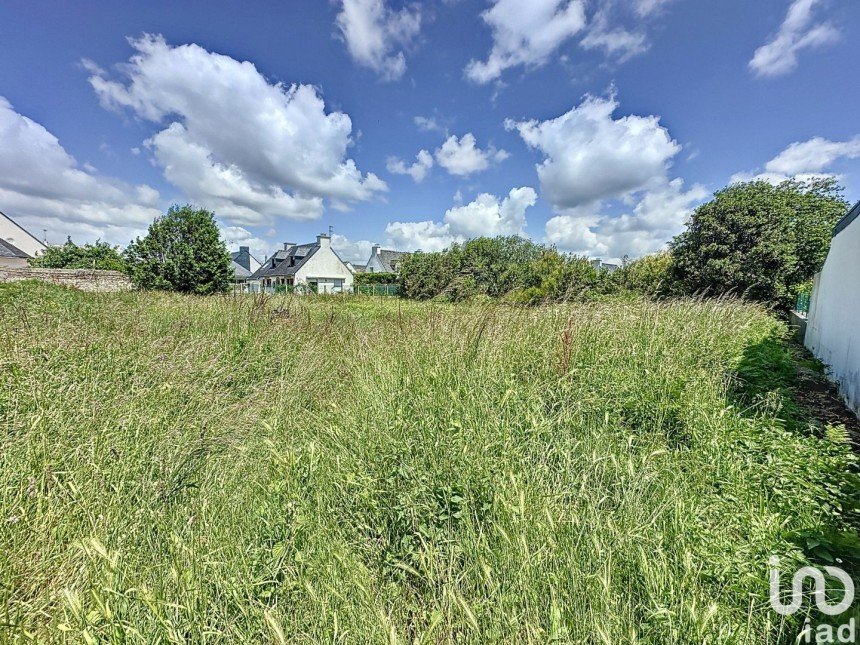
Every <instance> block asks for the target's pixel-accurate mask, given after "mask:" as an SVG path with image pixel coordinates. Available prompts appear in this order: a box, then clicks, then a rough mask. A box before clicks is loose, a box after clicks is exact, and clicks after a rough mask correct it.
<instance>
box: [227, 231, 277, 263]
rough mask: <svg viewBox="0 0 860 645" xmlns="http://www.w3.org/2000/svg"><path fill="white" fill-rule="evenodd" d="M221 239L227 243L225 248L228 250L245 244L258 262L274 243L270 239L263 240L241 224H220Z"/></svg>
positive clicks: (231, 250) (233, 249) (236, 249)
mask: <svg viewBox="0 0 860 645" xmlns="http://www.w3.org/2000/svg"><path fill="white" fill-rule="evenodd" d="M221 239H223V240H224V243H225V244H226V245H227V250H228V251H230V252H233V251H238V250H239V247H240V246H247V247H249V250H250V251H251V255H253V256H254V258H256V260H257V261H258V262H263V260H265V259H266V257H268V254H269V253H270V252H271V251H272V249H274V247H275V244H274V242H273V241H272V240H265V239H262V238H260V237H257V236H256V235H254V234H253V233H252V232H251V231H249V230H248V229H246V228H243V227H242V226H222V227H221Z"/></svg>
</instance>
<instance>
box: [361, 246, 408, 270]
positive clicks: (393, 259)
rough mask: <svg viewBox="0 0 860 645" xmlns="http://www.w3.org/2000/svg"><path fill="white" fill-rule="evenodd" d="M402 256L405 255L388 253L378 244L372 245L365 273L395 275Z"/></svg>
mask: <svg viewBox="0 0 860 645" xmlns="http://www.w3.org/2000/svg"><path fill="white" fill-rule="evenodd" d="M404 255H406V253H405V252H403V251H390V250H388V249H383V248H381V247H380V246H379V244H374V245H373V249H372V250H371V252H370V258H369V259H368V260H367V264H366V268H365V272H367V273H397V272H398V271H399V270H400V262H401V261H402V259H403V256H404Z"/></svg>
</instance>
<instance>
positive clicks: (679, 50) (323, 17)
mask: <svg viewBox="0 0 860 645" xmlns="http://www.w3.org/2000/svg"><path fill="white" fill-rule="evenodd" d="M858 19H860V3H857V2H852V1H850V0H761V1H760V2H749V1H748V0H723V1H721V2H701V1H700V0H604V1H602V2H583V1H581V0H530V1H529V2H525V0H519V1H514V0H494V1H484V0H437V1H428V2H423V3H404V2H395V1H394V0H341V1H338V2H335V1H333V2H324V1H310V0H309V1H306V2H299V1H290V2H283V1H282V2H255V3H235V2H233V3H226V2H213V1H210V2H205V3H204V2H186V3H167V2H157V1H150V2H146V3H142V2H134V3H132V2H127V3H115V2H86V3H59V2H40V1H38V0H20V1H19V0H7V2H4V3H3V4H2V5H0V97H2V98H0V145H2V150H3V154H2V156H0V210H2V211H3V212H5V213H7V214H8V215H10V216H12V217H13V218H15V219H16V220H18V221H19V222H21V223H22V224H24V225H25V226H27V227H28V228H30V229H31V230H33V232H34V233H36V234H37V235H38V236H39V237H41V236H42V230H43V229H46V230H47V236H48V239H49V241H51V242H61V241H63V239H64V238H65V236H67V235H71V236H72V237H73V239H74V240H75V241H77V242H85V241H91V240H94V239H96V238H99V237H100V238H101V239H106V240H108V241H110V242H113V243H119V244H126V243H127V242H128V241H129V240H130V239H131V238H132V237H134V236H136V235H138V234H141V233H142V232H143V231H145V229H146V226H147V224H148V222H150V221H151V220H152V218H153V217H154V216H155V215H157V214H158V213H159V212H162V211H163V210H164V209H166V207H167V206H168V205H169V204H171V203H175V202H187V201H190V202H193V203H197V204H201V205H203V206H205V207H207V208H210V209H212V210H214V211H215V213H216V216H217V217H218V220H219V223H220V224H221V225H222V227H223V228H224V237H225V239H226V240H227V241H228V243H229V244H230V245H231V247H233V248H235V247H236V246H237V245H238V244H240V243H242V244H249V245H251V246H252V248H253V249H254V251H255V253H256V254H258V255H265V253H266V252H267V251H269V250H271V249H272V248H274V246H275V245H277V244H279V243H280V242H282V241H294V242H302V241H307V240H309V239H312V237H313V236H314V235H315V234H316V233H319V232H321V231H324V230H327V228H328V227H329V226H332V227H333V228H334V232H335V238H334V242H335V244H336V246H337V247H338V248H339V249H340V250H341V252H342V254H343V255H345V256H347V257H349V258H350V259H356V260H360V259H362V258H365V257H366V256H367V255H368V254H369V247H370V244H371V243H373V242H380V243H383V244H384V245H386V246H389V247H393V248H398V249H404V250H412V249H416V248H421V249H424V250H435V249H440V248H443V247H444V246H446V245H448V244H450V243H451V242H454V241H462V240H463V239H466V238H468V237H473V236H476V235H481V234H488V235H495V234H514V233H520V234H525V235H528V236H530V237H531V238H533V239H535V240H537V241H540V242H546V243H551V244H555V245H557V246H558V247H559V248H561V249H563V250H567V251H572V252H577V253H582V254H587V255H590V256H592V257H603V258H606V259H617V258H620V257H622V256H623V255H630V256H638V255H642V254H644V253H648V252H653V251H656V250H659V249H660V248H662V247H663V246H664V245H665V243H666V242H667V241H668V240H669V239H670V238H671V237H672V235H674V234H676V233H678V232H679V231H680V230H681V229H682V228H683V222H684V219H685V218H686V217H687V215H688V214H689V212H690V210H691V209H692V208H694V207H695V206H696V205H697V204H698V203H701V202H702V201H704V200H706V199H707V198H708V197H709V195H710V194H711V193H712V192H713V191H714V190H717V189H719V188H720V187H722V186H724V185H726V184H727V183H729V182H730V181H733V180H738V179H749V178H752V177H757V176H761V177H762V178H765V179H768V180H770V181H780V180H782V179H784V178H787V177H791V176H799V177H803V176H807V175H811V174H833V175H837V176H839V177H840V180H841V182H842V184H843V185H844V186H845V187H846V197H847V198H848V199H850V200H852V201H853V200H855V199H857V198H860V125H858V119H857V109H856V106H857V104H858V102H860V83H858V82H857V81H858V71H857V70H858V67H857V65H856V51H852V48H853V49H854V50H856V43H852V40H851V36H850V31H851V30H850V27H851V26H852V25H857V24H858ZM422 151H423V152H422Z"/></svg>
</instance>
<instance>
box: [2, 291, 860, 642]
mask: <svg viewBox="0 0 860 645" xmlns="http://www.w3.org/2000/svg"><path fill="white" fill-rule="evenodd" d="M784 335H785V329H784V327H783V326H782V324H781V323H779V322H777V321H776V320H774V319H772V318H771V317H769V316H768V315H767V314H766V313H765V312H764V311H763V310H761V309H758V308H756V307H753V306H747V305H742V304H738V303H733V302H681V303H674V304H664V305H660V304H651V303H646V302H605V303H597V304H589V305H571V306H558V307H544V308H534V309H520V308H508V307H495V306H466V305H464V306H450V305H435V304H427V303H425V304H417V303H412V302H408V301H397V300H391V299H370V298H367V299H365V298H360V297H353V298H349V299H345V300H343V299H337V298H332V297H307V298H292V299H290V298H288V297H279V298H275V299H273V300H270V301H266V302H262V301H259V300H255V299H252V298H239V299H233V298H208V299H203V298H193V297H181V296H172V295H163V294H137V293H130V294H112V295H109V294H81V293H75V292H72V291H67V290H63V289H59V288H51V287H48V286H42V285H37V284H25V283H19V284H16V285H9V286H0V441H2V448H0V640H11V639H15V638H18V639H21V640H26V639H33V640H35V641H38V642H45V641H61V640H68V641H70V642H81V641H88V642H131V643H135V642H140V643H150V642H188V641H192V642H225V643H238V642H248V641H251V642H253V641H259V642H299V643H301V642H307V643H311V642H344V643H395V642H398V643H413V642H420V643H449V642H451V643H453V642H456V643H466V642H494V641H505V642H509V643H513V642H535V643H547V642H576V643H586V642H589V643H607V644H615V643H626V642H645V643H657V644H664V643H704V642H708V643H723V642H749V643H761V642H782V641H785V640H788V639H790V637H791V636H792V635H793V634H794V633H796V630H797V625H798V624H799V623H800V622H802V620H803V616H801V615H799V614H798V615H796V616H795V617H794V619H793V622H791V623H787V624H784V623H781V622H780V620H779V617H778V616H777V615H776V614H775V613H773V612H772V610H771V609H770V607H769V605H768V602H767V593H768V587H767V560H768V557H769V556H770V555H771V554H779V555H780V556H782V557H783V558H784V559H785V560H784V562H785V564H786V567H791V566H792V564H796V563H800V562H806V561H807V559H808V558H809V557H812V556H811V554H810V553H808V551H809V546H808V545H809V544H810V540H814V538H815V537H816V536H818V535H821V536H824V535H829V536H832V535H837V536H838V535H845V534H846V533H845V531H846V529H850V528H851V526H852V525H851V522H853V516H852V508H853V506H852V504H853V502H852V501H851V499H850V494H851V489H850V486H851V485H853V483H854V482H855V480H854V475H853V474H851V472H853V470H852V469H853V457H852V456H851V453H850V450H849V449H848V447H847V445H846V443H845V442H844V438H843V437H842V436H841V434H840V433H839V431H838V430H833V429H829V430H827V431H822V429H820V428H815V427H814V426H810V425H809V424H808V423H805V422H804V420H803V419H802V417H799V416H798V412H797V410H796V408H795V407H794V406H792V405H789V404H788V403H789V402H788V401H787V400H786V393H787V392H788V391H789V390H788V389H787V388H788V387H789V386H790V378H791V373H790V372H791V370H790V369H789V367H787V366H786V364H785V363H784V360H783V359H784V353H783V354H781V352H784V351H785V350H784V347H783V346H782V341H781V339H782V338H783V337H784ZM769 365H776V366H777V367H774V368H773V369H770V368H769V367H768V366H769ZM831 543H832V542H828V544H831ZM817 546H818V547H820V546H821V545H820V543H819V544H817Z"/></svg>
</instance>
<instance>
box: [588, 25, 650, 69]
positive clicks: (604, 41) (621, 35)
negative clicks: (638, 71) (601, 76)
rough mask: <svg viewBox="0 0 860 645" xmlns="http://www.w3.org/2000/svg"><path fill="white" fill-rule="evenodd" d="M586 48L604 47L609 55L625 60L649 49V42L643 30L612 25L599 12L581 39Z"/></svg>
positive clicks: (620, 60)
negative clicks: (631, 29) (630, 29)
mask: <svg viewBox="0 0 860 645" xmlns="http://www.w3.org/2000/svg"><path fill="white" fill-rule="evenodd" d="M580 45H581V46H582V47H583V48H584V49H602V50H603V51H604V53H605V54H606V55H607V56H612V57H615V58H617V59H618V61H619V62H623V61H625V60H627V59H629V58H632V57H633V56H636V55H638V54H641V53H643V52H645V51H647V50H648V47H649V44H648V40H647V38H646V36H645V34H644V33H643V32H641V31H629V30H627V29H624V28H623V27H611V26H610V24H609V20H608V18H607V16H606V14H604V13H599V14H598V15H597V17H596V18H595V20H594V22H593V23H592V25H591V27H590V28H589V30H588V33H587V34H586V35H585V37H584V38H583V39H582V40H581V41H580Z"/></svg>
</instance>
